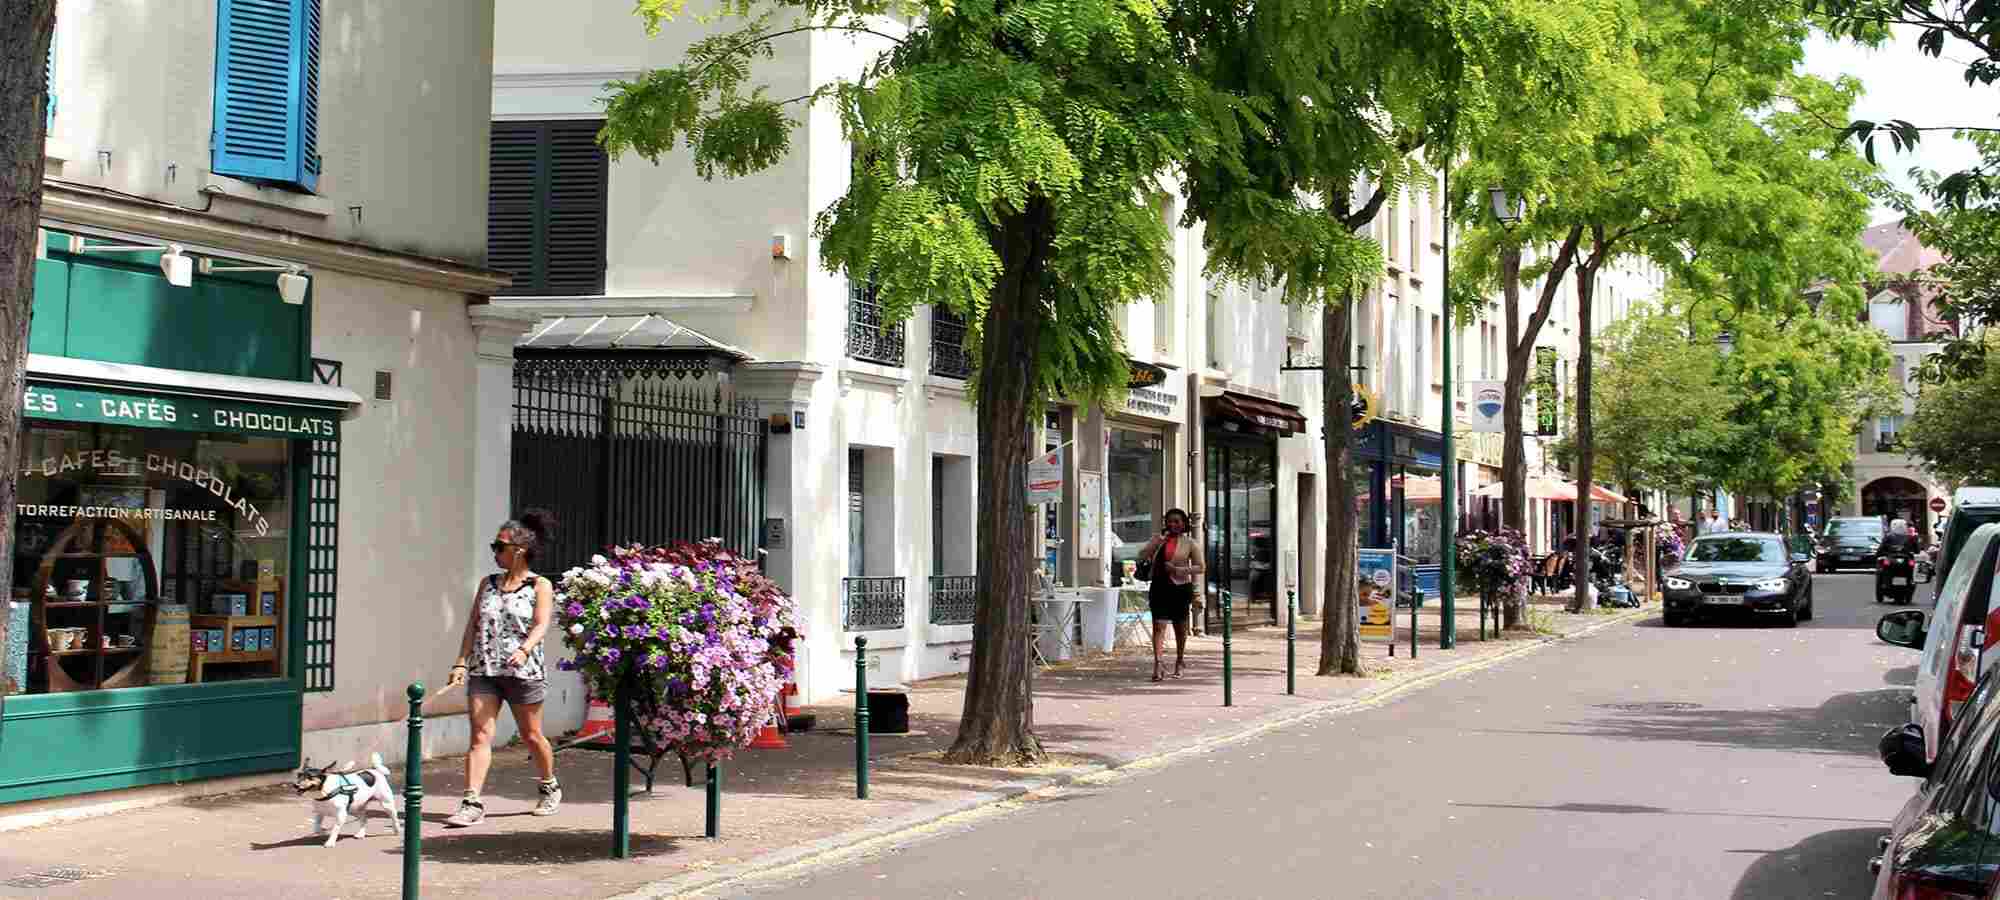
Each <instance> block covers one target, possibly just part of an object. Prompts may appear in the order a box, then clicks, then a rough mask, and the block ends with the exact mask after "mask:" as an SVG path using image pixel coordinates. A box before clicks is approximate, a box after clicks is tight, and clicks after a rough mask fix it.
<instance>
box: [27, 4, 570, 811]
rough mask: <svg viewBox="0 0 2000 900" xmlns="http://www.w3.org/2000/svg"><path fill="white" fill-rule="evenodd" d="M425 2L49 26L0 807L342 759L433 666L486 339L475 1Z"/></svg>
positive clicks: (94, 8)
mask: <svg viewBox="0 0 2000 900" xmlns="http://www.w3.org/2000/svg"><path fill="white" fill-rule="evenodd" d="M431 11H432V14H430V15H424V16H407V17H396V18H395V19H394V20H393V21H387V20H384V19H382V18H381V17H379V16H377V15H375V14H373V12H371V10H370V8H369V7H368V5H367V4H362V3H355V2H349V0H323V2H322V0H277V2H255V3H252V2H241V0H217V2H214V3H206V4H174V5H172V6H171V8H169V7H168V6H165V5H161V4H153V3H140V2H130V0H62V2H61V3H59V4H58V8H57V18H58V21H57V25H56V32H55V40H54V45H53V50H52V53H51V60H50V95H51V104H50V107H51V108H50V110H49V123H50V127H49V137H48V143H47V157H48V160H47V168H46V178H47V180H46V183H45V190H44V195H43V198H42V201H43V202H42V207H41V223H40V224H41V228H42V231H41V252H40V253H39V254H38V262H37V267H36V276H35V298H34V320H33V327H32V332H31V335H30V345H31V346H30V357H29V360H28V385H29V386H28V390H27V394H26V396H25V397H24V400H23V402H24V409H25V414H26V433H25V445H24V450H23V454H22V456H23V458H22V459H21V460H20V461H19V464H20V465H21V472H22V476H21V493H20V499H21V508H20V513H19V519H18V520H17V522H16V523H15V525H16V531H15V534H16V536H17V545H16V548H15V550H16V553H15V559H14V584H15V588H16V589H15V594H14V597H13V598H12V605H11V607H10V619H9V627H8V634H9V637H10V640H11V642H10V644H9V647H8V655H7V669H6V671H5V673H4V676H5V677H4V685H5V690H6V693H7V696H6V701H7V702H6V703H5V707H4V716H0V734H3V735H4V740H5V741H6V744H7V747H8V752H7V754H6V755H5V756H4V757H0V803H9V802H14V801H21V800H31V799H38V798H51V797H60V796H64V795H71V794H80V793H86V792H92V791H102V790H106V789H111V788H124V787H133V786H141V785H153V784H165V783H183V782H196V781H203V780H204V779H215V778H221V777H225V776H247V777H259V775H260V773H272V772H279V771H285V770H289V769H291V768H293V767H295V766H296V765H297V764H298V762H299V760H300V757H301V756H307V757H313V758H319V759H329V758H338V759H353V758H365V757H366V752H367V751H369V750H381V749H384V748H387V747H392V746H397V745H398V743H399V742H400V740H401V721H402V718H403V717H404V716H405V715H406V714H407V704H406V702H405V700H404V696H403V689H404V687H405V686H406V685H407V684H409V683H410V682H412V681H417V680H426V681H436V680H437V679H438V678H439V677H441V676H442V674H443V672H444V670H445V668H446V667H448V666H449V665H450V661H451V658H452V656H453V655H454V653H455V651H456V649H457V647H456V644H457V636H458V634H459V633H460V630H461V629H462V628H463V625H464V621H465V620H464V616H465V615H466V614H467V612H468V611H469V605H470V594H471V589H472V586H473V584H474V582H475V580H476V578H477V577H478V576H479V575H480V574H482V573H484V572H485V571H488V570H490V568H491V561H490V559H489V557H488V554H487V552H486V550H485V544H486V542H487V541H488V540H489V539H490V538H491V534H492V531H493V529H494V527H495V526H496V525H497V524H498V523H499V522H500V521H501V520H503V519H504V518H505V517H506V515H507V513H508V510H507V509H505V504H506V502H507V481H506V478H507V470H506V464H505V460H506V458H507V444H506V439H507V431H506V427H505V426H506V420H505V418H504V417H500V418H495V419H490V420H489V419H483V418H482V416H481V414H480V412H479V410H480V405H479V403H478V402H476V400H477V398H478V397H479V396H480V394H481V392H482V389H483V387H490V386H491V383H492V381H493V378H494V376H495V375H496V374H497V377H498V378H500V379H501V382H500V383H501V384H502V385H503V390H504V384H505V381H504V379H505V378H506V375H507V372H508V369H509V368H510V366H511V346H512V343H513V339H512V333H511V332H507V331H506V327H504V326H503V327H501V328H500V329H499V331H497V332H496V331H495V329H494V328H493V327H491V326H489V325H488V324H486V322H487V319H488V318H490V317H482V314H481V313H479V312H478V311H477V304H478V301H480V300H482V299H483V298H484V297H485V296H486V295H488V294H491V293H492V292H494V291H496V290H498V289H500V288H501V287H503V286H504V285H505V284H506V283H507V279H506V277H505V276H504V275H502V274H500V273H497V272H494V271H491V270H488V269H486V268H484V267H483V266H482V265H481V260H482V258H483V256H484V252H485V230H486V222H485V210H486V200H487V198H486V168H485V165H484V163H483V160H484V159H485V155H486V135H487V129H488V120H489V104H490V97H491V88H492V83H491V59H492V56H491V45H490V40H491V21H492V11H491V6H490V3H488V2H484V0H441V2H439V3H436V4H433V5H432V6H431ZM501 333H505V334H506V336H505V337H504V338H500V337H499V334H501ZM482 348H484V349H485V350H486V352H482ZM495 426H498V427H497V428H496V427H495ZM559 693H560V691H559ZM570 693H572V694H574V693H575V692H574V691H571V692H570ZM577 703H578V707H577V708H578V710H579V712H580V708H581V707H580V700H579V701H577ZM463 704H464V700H463V698H462V697H459V698H455V699H453V698H446V699H442V700H441V701H440V702H438V703H437V704H434V709H433V712H434V713H436V714H439V716H440V718H439V719H437V720H434V721H436V725H435V726H434V728H433V730H431V731H429V732H427V737H428V738H429V739H430V740H431V741H432V742H433V744H434V745H435V747H436V748H437V749H439V750H454V749H462V748H463V747H464V746H465V740H466V738H465V736H466V728H465V725H464V719H463V717H462V715H461V716H454V715H453V714H454V713H459V712H462V710H463ZM560 707H561V703H560V702H558V703H557V704H556V708H560ZM558 719H560V714H558ZM263 777H268V775H266V776H263Z"/></svg>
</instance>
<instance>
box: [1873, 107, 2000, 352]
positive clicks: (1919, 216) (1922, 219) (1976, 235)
mask: <svg viewBox="0 0 2000 900" xmlns="http://www.w3.org/2000/svg"><path fill="white" fill-rule="evenodd" d="M1973 142H1974V143H1975V144H1977V145H1978V147H1979V151H1980V154H1981V157H1982V163H1981V165H1982V167H1988V168H1991V167H2000V135H1976V136H1974V137H1973ZM1940 183H1941V179H1939V177H1938V176H1937V175H1936V174H1935V173H1920V178H1919V181H1918V184H1919V186H1920V187H1922V188H1924V189H1925V190H1926V191H1927V192H1930V193H1932V194H1933V195H1935V193H1936V191H1937V190H1938V185H1939V184H1940ZM1903 211H1904V212H1905V213H1906V214H1907V215H1908V218H1906V219H1905V220H1904V224H1905V225H1907V226H1908V227H1909V229H1910V231H1911V232H1912V233H1914V234H1915V235H1916V236H1917V239H1918V240H1920V241H1922V242H1923V243H1924V246H1926V247H1929V248H1930V249H1932V250H1936V251H1938V252H1939V253H1941V254H1943V256H1944V261H1943V262H1941V263H1939V264H1937V265H1935V266H1932V267H1931V268H1930V269H1929V270H1927V271H1924V272H1918V273H1914V274H1913V275H1911V276H1910V279H1909V281H1908V282H1907V283H1906V284H1903V285H1894V286H1896V287H1902V288H1904V289H1907V290H1912V291H1928V292H1931V293H1934V295H1935V300H1934V302H1935V303H1936V306H1937V308H1938V311H1939V314H1940V317H1941V318H1942V319H1943V320H1944V322H1943V324H1942V325H1941V327H1938V328H1935V329H1933V331H1932V333H1931V334H1930V335H1926V336H1927V337H1931V338H1933V339H1938V340H1942V341H1943V342H1944V347H1943V348H1942V350H1941V351H1940V352H1939V353H1937V354H1935V355H1933V356H1930V357H1928V358H1926V359H1925V360H1924V363H1923V366H1922V368H1921V370H1920V371H1919V373H1918V374H1919V376H1920V377H1921V378H1922V379H1923V381H1924V382H1925V383H1927V384H1938V383H1942V382H1945V381H1948V380H1958V379H1969V380H1978V379H1981V378H1984V377H1985V376H1986V363H1987V355H1986V354H1987V343H1986V342H1985V341H1984V340H1982V339H1981V338H1980V337H1978V336H1977V335H1976V334H1973V335H1959V334H1957V333H1956V332H1957V329H1955V328H1952V327H1950V326H1951V325H1955V324H1957V323H1961V322H1963V323H1977V322H1992V321H2000V318H1996V317H2000V201H1995V200H1986V199H1966V200H1964V201H1963V202H1961V203H1960V204H1958V205H1943V206H1940V207H1938V208H1937V209H1936V210H1919V209H1916V208H1915V207H1914V206H1912V205H1910V204H1907V203H1906V204H1903ZM1915 336H1916V335H1912V337H1915Z"/></svg>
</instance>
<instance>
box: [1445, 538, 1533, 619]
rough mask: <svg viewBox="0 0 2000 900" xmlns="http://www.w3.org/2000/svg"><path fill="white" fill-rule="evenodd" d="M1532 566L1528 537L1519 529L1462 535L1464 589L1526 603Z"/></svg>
mask: <svg viewBox="0 0 2000 900" xmlns="http://www.w3.org/2000/svg"><path fill="white" fill-rule="evenodd" d="M1531 568H1532V563H1530V562H1529V560H1528V542H1527V539H1526V538H1525V537H1524V536H1523V535H1522V534H1521V533H1520V532H1518V531H1511V530H1508V529H1501V530H1500V531H1497V532H1486V531H1470V532H1465V533H1462V534H1460V535H1459V536H1458V589H1459V590H1461V591H1469V592H1474V593H1478V594H1481V595H1490V596H1497V597H1501V598H1503V599H1506V600H1508V601H1510V602H1513V603H1526V602H1527V600H1528V582H1529V580H1530V574H1529V571H1530V569H1531Z"/></svg>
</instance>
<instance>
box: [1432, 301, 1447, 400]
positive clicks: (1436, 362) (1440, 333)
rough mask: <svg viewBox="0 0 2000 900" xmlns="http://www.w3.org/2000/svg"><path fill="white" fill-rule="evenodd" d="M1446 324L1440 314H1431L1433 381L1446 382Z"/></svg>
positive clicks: (1434, 382)
mask: <svg viewBox="0 0 2000 900" xmlns="http://www.w3.org/2000/svg"><path fill="white" fill-rule="evenodd" d="M1443 337H1444V326H1443V325H1442V324H1441V320H1440V319H1439V317H1438V316H1436V315H1432V316H1431V343H1430V348H1431V383H1432V384H1443V383H1444V353H1443V352H1442V351H1443V348H1444V343H1443Z"/></svg>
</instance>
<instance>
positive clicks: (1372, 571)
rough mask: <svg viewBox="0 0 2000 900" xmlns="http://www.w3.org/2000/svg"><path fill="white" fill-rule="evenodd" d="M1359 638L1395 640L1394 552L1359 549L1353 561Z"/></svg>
mask: <svg viewBox="0 0 2000 900" xmlns="http://www.w3.org/2000/svg"><path fill="white" fill-rule="evenodd" d="M1354 568H1355V571H1356V575H1357V579H1356V580H1357V582H1358V583H1357V584H1356V585H1355V596H1356V597H1357V598H1358V599H1359V604H1360V607H1361V608H1360V610H1359V612H1360V614H1361V638H1362V639H1363V640H1368V639H1371V638H1380V639H1382V640H1386V641H1394V640H1395V639H1396V625H1395V611H1396V551H1394V550H1372V549H1368V548H1362V549H1361V550H1360V551H1358V555H1357V559H1356V561H1355V566H1354Z"/></svg>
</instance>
